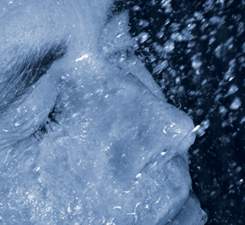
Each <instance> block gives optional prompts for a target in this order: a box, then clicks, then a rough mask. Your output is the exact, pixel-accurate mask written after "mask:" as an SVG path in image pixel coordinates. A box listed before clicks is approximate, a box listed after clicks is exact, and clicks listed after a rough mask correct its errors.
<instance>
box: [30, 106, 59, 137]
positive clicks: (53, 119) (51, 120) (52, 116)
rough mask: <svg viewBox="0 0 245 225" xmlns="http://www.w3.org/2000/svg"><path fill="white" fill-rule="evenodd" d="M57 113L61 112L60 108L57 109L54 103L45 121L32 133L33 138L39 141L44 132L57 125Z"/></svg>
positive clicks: (51, 129)
mask: <svg viewBox="0 0 245 225" xmlns="http://www.w3.org/2000/svg"><path fill="white" fill-rule="evenodd" d="M59 114H61V110H59V109H58V107H57V104H55V105H54V107H53V108H52V110H51V111H50V112H49V114H48V116H47V119H46V120H45V122H44V123H42V124H41V125H40V126H39V128H38V129H37V131H36V132H35V133H34V134H33V136H34V138H35V139H37V140H38V141H40V140H42V139H43V137H44V136H45V135H46V134H48V133H49V132H50V131H53V128H54V127H55V126H57V125H59V121H58V119H57V118H58V115H59Z"/></svg>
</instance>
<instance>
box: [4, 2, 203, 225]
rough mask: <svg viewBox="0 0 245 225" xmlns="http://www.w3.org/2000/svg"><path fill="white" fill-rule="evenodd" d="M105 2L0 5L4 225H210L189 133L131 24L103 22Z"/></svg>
mask: <svg viewBox="0 0 245 225" xmlns="http://www.w3.org/2000/svg"><path fill="white" fill-rule="evenodd" d="M169 2H170V1H163V5H164V7H165V9H166V11H167V12H168V11H169V10H171V7H170V4H169ZM111 3H112V2H111V1H110V0H104V1H101V0H90V1H87V0H71V1H58V0H57V1H51V0H44V1H43V0H42V1H41V0H40V1H39V0H38V1H34V0H33V1H32V0H29V1H22V0H13V1H11V3H10V2H9V1H1V3H0V7H1V9H2V10H1V14H0V16H1V18H0V27H1V37H0V42H1V45H0V61H1V64H0V99H1V103H0V224H1V225H85V224H86V225H102V224H105V225H109V224H114V225H154V224H156V225H164V224H168V225H173V224H176V225H177V224H181V225H202V224H204V223H205V218H206V217H205V214H204V213H203V211H202V210H201V208H200V205H199V203H198V201H197V200H196V199H195V197H194V196H193V194H192V191H191V179H190V175H189V171H188V153H187V151H188V148H189V146H190V145H191V144H192V143H193V142H194V139H195V134H194V132H193V123H192V121H191V119H190V118H189V117H188V116H187V115H186V114H185V113H184V112H181V111H179V110H178V109H176V108H175V107H173V106H171V105H169V104H168V103H166V101H165V99H164V97H163V96H162V93H161V91H160V90H159V88H158V86H157V85H156V84H155V83H154V81H153V79H152V78H151V75H150V74H149V73H148V71H147V70H146V69H145V68H144V65H143V64H141V62H140V61H139V60H138V59H137V58H136V57H135V56H134V46H135V43H134V41H132V40H131V38H130V36H129V35H128V27H127V24H128V20H127V15H126V14H122V15H119V16H117V17H112V18H110V17H107V15H109V6H110V4H111ZM108 18H109V19H108ZM141 38H142V41H146V39H147V36H145V35H143V36H142V37H141ZM173 49H174V46H173V45H172V44H171V43H170V44H169V45H166V49H165V50H166V51H167V52H170V51H172V50H173ZM206 126H208V124H206Z"/></svg>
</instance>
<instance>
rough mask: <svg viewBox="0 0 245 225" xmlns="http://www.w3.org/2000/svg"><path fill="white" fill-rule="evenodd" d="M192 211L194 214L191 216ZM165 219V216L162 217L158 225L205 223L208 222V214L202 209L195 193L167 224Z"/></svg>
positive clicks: (199, 224) (201, 224) (200, 224)
mask: <svg viewBox="0 0 245 225" xmlns="http://www.w3.org/2000/svg"><path fill="white" fill-rule="evenodd" d="M190 213H191V215H192V216H190ZM164 220H165V219H164V218H161V219H160V220H159V221H158V222H157V224H156V225H172V224H174V225H186V224H188V225H190V224H194V225H204V224H205V223H206V222H207V214H206V213H205V212H204V211H203V210H202V209H201V207H200V204H199V202H198V200H197V199H196V197H195V195H193V194H190V196H189V197H188V199H187V200H186V202H185V203H184V204H183V206H182V208H181V209H180V211H179V212H178V213H177V214H176V216H175V217H174V218H173V219H171V221H168V222H167V224H166V223H165V221H164Z"/></svg>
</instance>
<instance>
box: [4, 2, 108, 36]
mask: <svg viewBox="0 0 245 225" xmlns="http://www.w3.org/2000/svg"><path fill="white" fill-rule="evenodd" d="M111 3H112V0H102V1H101V0H90V1H87V0H69V1H68V0H8V1H7V0H2V1H0V27H1V28H3V29H2V31H1V33H6V35H8V37H7V38H10V37H11V33H9V32H10V31H11V32H12V36H13V35H15V32H14V31H16V33H20V32H21V33H22V35H23V34H24V35H25V34H27V33H28V31H32V33H34V34H35V31H36V30H38V33H42V32H41V31H45V33H46V34H47V33H48V32H49V29H52V30H53V31H54V30H55V31H56V32H57V31H58V33H59V32H64V31H68V30H69V28H70V29H71V27H79V29H80V30H81V31H82V32H84V33H85V32H87V33H88V34H91V32H92V31H95V30H96V29H99V27H101V26H102V24H103V22H104V20H105V18H106V14H107V11H108V8H109V6H110V4H111ZM47 29H48V30H47ZM8 31H9V32H8Z"/></svg>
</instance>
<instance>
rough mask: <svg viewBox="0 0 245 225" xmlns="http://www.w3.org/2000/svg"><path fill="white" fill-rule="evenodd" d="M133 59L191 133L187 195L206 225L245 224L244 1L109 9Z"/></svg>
mask: <svg viewBox="0 0 245 225" xmlns="http://www.w3.org/2000/svg"><path fill="white" fill-rule="evenodd" d="M123 9H129V12H130V28H131V35H132V36H133V37H135V39H136V40H137V43H138V45H137V51H136V52H137V55H138V56H139V57H140V58H141V59H142V61H143V62H145V64H146V66H147V68H148V69H149V70H150V71H151V72H152V74H153V76H154V78H155V80H156V81H157V82H158V83H159V85H160V87H161V88H162V91H163V92H164V94H165V95H166V96H167V99H168V101H169V102H170V103H172V104H174V105H175V106H176V107H178V108H180V109H182V110H184V111H185V112H187V113H188V114H189V115H190V116H191V117H192V118H193V120H194V122H195V124H196V125H199V129H198V137H197V140H196V142H195V144H194V145H193V146H192V148H191V150H190V168H191V175H192V179H193V189H194V192H195V193H196V194H197V196H198V198H199V199H200V201H201V205H202V207H203V209H204V210H205V211H206V212H207V214H208V217H209V220H208V223H207V224H208V225H218V224H219V225H244V224H245V180H244V179H245V176H244V173H245V170H244V169H245V168H244V167H245V149H244V144H245V139H244V124H245V117H244V104H243V102H244V99H245V96H244V95H245V92H244V86H245V81H244V76H245V43H244V40H245V1H244V0H203V1H195V0H193V1H192V0H129V1H117V2H116V4H115V7H114V10H115V13H117V12H120V11H121V10H123Z"/></svg>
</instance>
